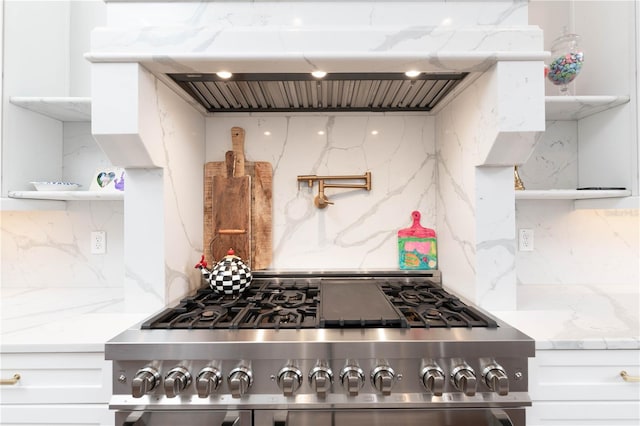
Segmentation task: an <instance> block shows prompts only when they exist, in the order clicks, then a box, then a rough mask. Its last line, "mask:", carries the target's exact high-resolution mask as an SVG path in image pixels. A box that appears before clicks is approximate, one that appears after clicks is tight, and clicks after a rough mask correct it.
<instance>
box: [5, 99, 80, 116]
mask: <svg viewBox="0 0 640 426" xmlns="http://www.w3.org/2000/svg"><path fill="white" fill-rule="evenodd" d="M9 102H11V103H12V104H13V105H17V106H19V107H21V108H25V109H28V110H29V111H33V112H37V113H38V114H42V115H44V116H47V117H50V118H53V119H56V120H60V121H63V122H65V121H83V122H87V121H91V98H86V97H71V96H69V97H64V96H60V97H54V96H11V97H9Z"/></svg>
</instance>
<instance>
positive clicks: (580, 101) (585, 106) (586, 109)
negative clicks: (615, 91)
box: [544, 96, 629, 121]
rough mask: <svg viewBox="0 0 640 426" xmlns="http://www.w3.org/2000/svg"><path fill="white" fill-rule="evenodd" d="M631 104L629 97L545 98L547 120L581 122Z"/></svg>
mask: <svg viewBox="0 0 640 426" xmlns="http://www.w3.org/2000/svg"><path fill="white" fill-rule="evenodd" d="M627 102H629V96H545V98H544V105H545V116H546V119H547V120H563V121H568V120H580V119H582V118H585V117H588V116H590V115H593V114H597V113H599V112H602V111H606V110H608V109H611V108H615V107H617V106H620V105H622V104H626V103H627Z"/></svg>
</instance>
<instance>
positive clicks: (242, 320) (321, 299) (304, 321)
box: [142, 279, 498, 329]
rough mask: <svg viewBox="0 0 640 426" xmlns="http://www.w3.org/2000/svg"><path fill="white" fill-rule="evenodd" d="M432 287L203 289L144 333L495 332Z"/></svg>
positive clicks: (278, 284)
mask: <svg viewBox="0 0 640 426" xmlns="http://www.w3.org/2000/svg"><path fill="white" fill-rule="evenodd" d="M497 326H498V325H497V323H496V322H495V321H494V320H493V319H491V318H489V317H488V316H486V315H484V314H483V313H481V312H480V311H479V310H477V309H475V308H473V307H472V306H468V305H466V304H465V303H463V302H462V301H461V300H460V299H459V298H458V297H456V296H454V295H452V294H450V293H448V292H447V291H446V290H444V289H443V288H442V287H440V286H437V285H435V284H432V283H428V282H426V283H423V282H415V281H411V280H409V281H407V280H402V279H398V280H389V279H384V280H382V279H381V280H367V281H355V282H354V281H350V280H333V281H330V282H322V281H317V280H314V282H311V281H310V280H292V281H278V280H272V281H268V280H267V281H260V280H254V282H253V283H252V285H251V286H250V287H249V288H247V290H245V292H244V293H243V294H241V295H240V296H237V297H232V296H225V295H219V294H217V293H215V292H214V291H213V290H211V289H209V288H201V289H200V290H198V291H197V292H196V293H195V294H194V295H192V296H190V297H186V298H184V299H182V300H181V301H180V303H179V304H178V305H177V306H175V307H174V308H168V309H165V310H164V311H162V312H160V313H159V314H158V315H156V316H154V317H152V318H150V319H149V320H147V321H145V322H144V323H143V324H142V328H143V329H302V328H432V327H433V328H435V327H441V328H453V327H467V328H471V327H485V328H496V327H497Z"/></svg>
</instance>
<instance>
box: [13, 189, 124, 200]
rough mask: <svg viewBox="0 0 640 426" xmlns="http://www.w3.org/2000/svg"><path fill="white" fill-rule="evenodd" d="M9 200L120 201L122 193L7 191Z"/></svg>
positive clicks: (122, 197) (122, 196) (122, 198)
mask: <svg viewBox="0 0 640 426" xmlns="http://www.w3.org/2000/svg"><path fill="white" fill-rule="evenodd" d="M8 195H9V198H21V199H30V200H59V201H121V200H124V192H106V191H104V192H103V191H9V194H8Z"/></svg>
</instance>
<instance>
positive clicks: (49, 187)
mask: <svg viewBox="0 0 640 426" xmlns="http://www.w3.org/2000/svg"><path fill="white" fill-rule="evenodd" d="M31 184H32V185H33V186H35V188H36V189H37V190H38V191H75V190H76V189H78V188H80V184H77V183H73V182H31Z"/></svg>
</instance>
